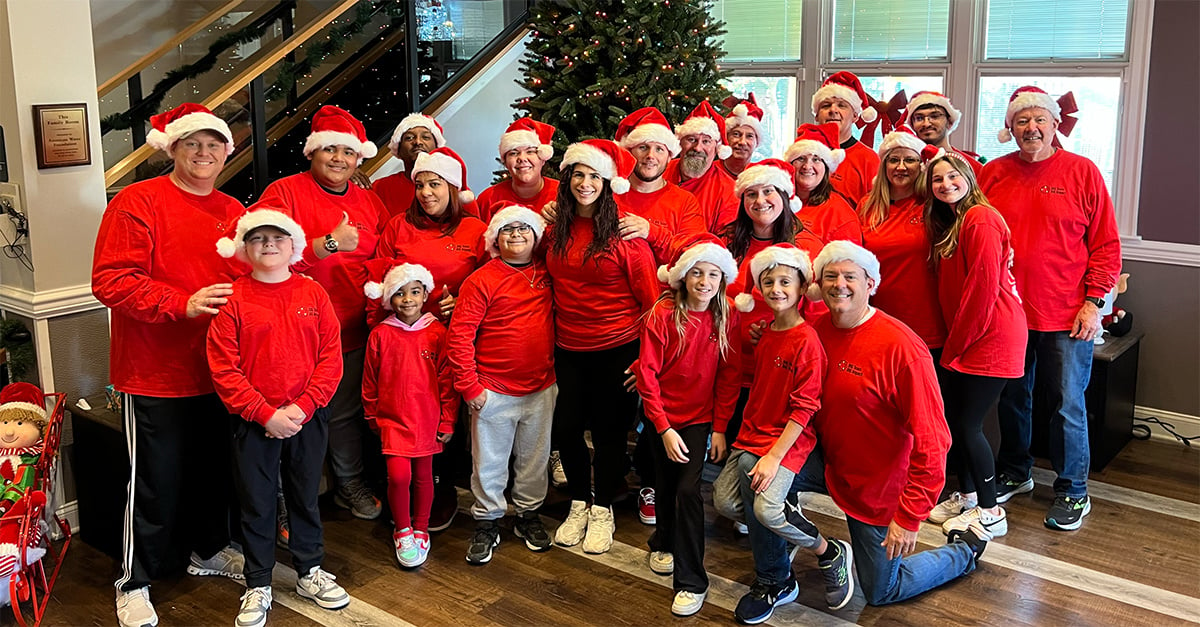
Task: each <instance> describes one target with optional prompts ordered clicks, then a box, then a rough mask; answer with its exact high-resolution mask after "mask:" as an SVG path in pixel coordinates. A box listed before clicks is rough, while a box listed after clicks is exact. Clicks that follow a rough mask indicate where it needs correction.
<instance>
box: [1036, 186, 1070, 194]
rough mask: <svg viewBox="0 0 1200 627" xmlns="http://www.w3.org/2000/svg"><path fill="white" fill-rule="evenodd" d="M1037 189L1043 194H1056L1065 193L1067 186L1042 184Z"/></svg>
mask: <svg viewBox="0 0 1200 627" xmlns="http://www.w3.org/2000/svg"><path fill="white" fill-rule="evenodd" d="M1038 191H1039V192H1041V193H1043V194H1055V195H1057V196H1066V195H1067V188H1065V187H1058V186H1057V185H1043V186H1041V187H1039V188H1038Z"/></svg>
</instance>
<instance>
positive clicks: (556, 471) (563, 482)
mask: <svg viewBox="0 0 1200 627" xmlns="http://www.w3.org/2000/svg"><path fill="white" fill-rule="evenodd" d="M550 484H551V485H553V486H554V487H556V488H565V487H567V473H566V472H565V471H564V470H563V466H562V457H560V456H559V454H558V451H550Z"/></svg>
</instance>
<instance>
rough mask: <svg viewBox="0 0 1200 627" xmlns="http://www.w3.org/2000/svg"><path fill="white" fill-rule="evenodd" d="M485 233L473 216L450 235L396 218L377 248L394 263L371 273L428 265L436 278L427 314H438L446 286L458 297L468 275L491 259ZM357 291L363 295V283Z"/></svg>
mask: <svg viewBox="0 0 1200 627" xmlns="http://www.w3.org/2000/svg"><path fill="white" fill-rule="evenodd" d="M485 230H487V227H486V226H485V225H484V224H483V222H480V221H479V219H478V218H474V217H471V216H463V217H462V221H460V222H459V223H458V228H456V229H454V232H453V233H451V234H450V235H446V234H444V233H442V228H441V226H440V225H434V226H431V227H429V228H418V227H416V226H414V225H413V224H412V223H410V222H409V221H408V219H407V218H406V217H405V216H404V215H399V216H396V217H395V218H392V221H391V222H388V224H387V227H386V228H384V230H383V235H381V236H380V237H379V245H378V247H377V248H376V249H375V254H376V256H378V257H379V258H381V259H391V260H393V262H392V263H382V262H381V263H379V264H372V270H373V271H374V270H375V269H378V268H382V271H383V272H387V270H388V269H390V268H392V267H394V266H395V265H396V264H400V263H416V264H420V265H422V266H425V269H426V270H429V273H430V274H432V275H433V291H432V292H430V294H429V298H428V300H426V301H425V307H424V311H426V312H429V313H435V312H437V310H438V301H439V300H441V299H442V287H443V286H445V287H449V288H450V293H451V294H456V295H457V294H458V293H459V288H461V287H462V284H463V281H464V280H465V279H466V278H467V275H469V274H471V273H472V272H474V271H475V268H478V267H479V266H481V265H483V264H484V263H485V262H487V261H488V260H489V259H491V258H492V257H491V255H490V254H488V253H487V252H486V251H484V249H483V232H484V231H485ZM382 279H383V275H382V274H380V275H379V276H376V277H373V280H376V281H379V280H382ZM358 289H359V292H360V293H361V292H362V285H361V284H359V286H358Z"/></svg>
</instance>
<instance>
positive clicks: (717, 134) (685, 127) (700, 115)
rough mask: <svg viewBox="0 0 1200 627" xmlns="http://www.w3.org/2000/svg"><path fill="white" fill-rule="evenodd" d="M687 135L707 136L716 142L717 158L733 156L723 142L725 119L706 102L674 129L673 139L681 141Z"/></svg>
mask: <svg viewBox="0 0 1200 627" xmlns="http://www.w3.org/2000/svg"><path fill="white" fill-rule="evenodd" d="M688 135H707V136H709V137H711V138H712V140H713V141H715V142H717V158H718V159H726V158H728V157H729V155H731V154H733V149H732V148H730V147H729V142H728V141H726V140H725V119H724V118H722V117H721V114H720V113H717V110H716V109H714V108H713V106H712V105H711V104H709V102H708V101H707V100H705V101H704V102H701V103H700V104H698V105H696V108H695V109H692V112H691V113H689V114H688V116H687V118H685V119H684V120H683V124H680V125H678V126H676V127H675V137H676V138H677V139H683V138H684V137H687V136H688Z"/></svg>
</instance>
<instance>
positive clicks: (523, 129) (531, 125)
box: [500, 117, 554, 161]
mask: <svg viewBox="0 0 1200 627" xmlns="http://www.w3.org/2000/svg"><path fill="white" fill-rule="evenodd" d="M553 138H554V127H553V126H550V125H549V124H543V123H541V122H538V121H537V120H534V119H533V118H530V117H523V118H521V119H519V120H517V121H515V122H513V123H512V124H509V125H508V129H507V130H505V131H504V134H503V135H501V136H500V159H501V160H503V159H504V155H506V154H508V151H510V150H512V149H514V148H525V147H527V146H530V147H533V148H537V153H538V156H539V157H541V158H542V161H547V160H549V159H550V157H553V156H554V146H553V145H552V144H551V140H552V139H553Z"/></svg>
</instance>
